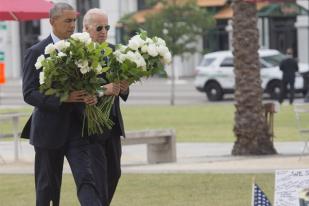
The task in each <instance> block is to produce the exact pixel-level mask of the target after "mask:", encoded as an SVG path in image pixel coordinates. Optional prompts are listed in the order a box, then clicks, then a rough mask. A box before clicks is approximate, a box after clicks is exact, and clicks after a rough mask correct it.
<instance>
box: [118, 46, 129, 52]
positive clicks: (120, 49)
mask: <svg viewBox="0 0 309 206" xmlns="http://www.w3.org/2000/svg"><path fill="white" fill-rule="evenodd" d="M127 48H128V47H127V46H124V45H119V51H121V52H125V51H126V49H127Z"/></svg>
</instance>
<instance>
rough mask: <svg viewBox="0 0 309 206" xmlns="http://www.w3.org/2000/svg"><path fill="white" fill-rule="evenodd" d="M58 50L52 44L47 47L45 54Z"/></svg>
mask: <svg viewBox="0 0 309 206" xmlns="http://www.w3.org/2000/svg"><path fill="white" fill-rule="evenodd" d="M55 50H56V47H55V45H54V44H52V43H50V44H48V45H47V46H46V47H45V52H44V53H45V54H50V53H52V52H54V51H55Z"/></svg>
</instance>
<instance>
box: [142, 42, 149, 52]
mask: <svg viewBox="0 0 309 206" xmlns="http://www.w3.org/2000/svg"><path fill="white" fill-rule="evenodd" d="M141 50H142V52H143V53H147V50H148V46H147V45H146V44H145V45H144V46H142V48H141Z"/></svg>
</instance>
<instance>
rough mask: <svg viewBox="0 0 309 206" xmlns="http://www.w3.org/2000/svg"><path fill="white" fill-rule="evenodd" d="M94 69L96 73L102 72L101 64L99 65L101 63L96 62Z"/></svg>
mask: <svg viewBox="0 0 309 206" xmlns="http://www.w3.org/2000/svg"><path fill="white" fill-rule="evenodd" d="M95 70H96V73H97V74H102V72H103V71H102V66H101V64H98V66H97V67H96V68H95Z"/></svg>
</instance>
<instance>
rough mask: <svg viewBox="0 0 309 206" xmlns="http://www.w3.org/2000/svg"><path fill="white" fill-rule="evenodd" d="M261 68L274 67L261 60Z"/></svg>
mask: <svg viewBox="0 0 309 206" xmlns="http://www.w3.org/2000/svg"><path fill="white" fill-rule="evenodd" d="M260 67H261V69H267V68H271V67H273V66H272V64H269V63H267V62H266V61H265V60H263V59H260Z"/></svg>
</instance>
